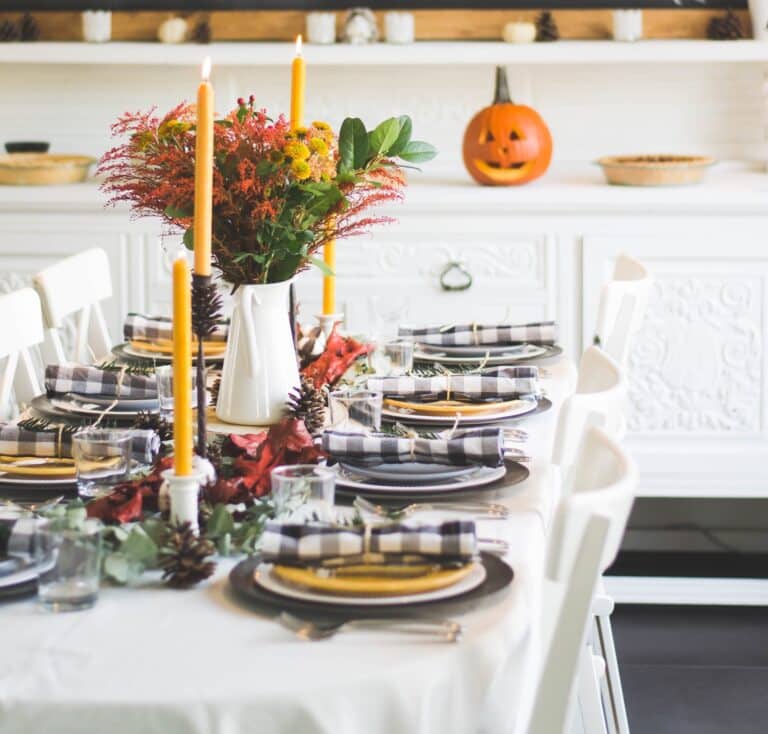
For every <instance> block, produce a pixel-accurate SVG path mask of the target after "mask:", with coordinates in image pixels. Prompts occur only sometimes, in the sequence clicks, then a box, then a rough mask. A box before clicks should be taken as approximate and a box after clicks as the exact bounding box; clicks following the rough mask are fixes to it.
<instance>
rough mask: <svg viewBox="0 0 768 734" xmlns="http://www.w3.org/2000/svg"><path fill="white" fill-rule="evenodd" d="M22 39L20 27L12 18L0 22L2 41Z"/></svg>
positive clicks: (0, 39)
mask: <svg viewBox="0 0 768 734" xmlns="http://www.w3.org/2000/svg"><path fill="white" fill-rule="evenodd" d="M20 39H21V32H20V31H19V27H18V26H17V25H16V24H15V23H14V22H13V21H12V20H4V21H3V22H2V23H0V41H6V42H7V41H18V40H20Z"/></svg>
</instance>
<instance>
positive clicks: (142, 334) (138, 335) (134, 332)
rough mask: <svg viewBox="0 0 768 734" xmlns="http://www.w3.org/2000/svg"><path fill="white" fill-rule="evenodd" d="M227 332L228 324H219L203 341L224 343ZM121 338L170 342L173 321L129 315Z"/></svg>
mask: <svg viewBox="0 0 768 734" xmlns="http://www.w3.org/2000/svg"><path fill="white" fill-rule="evenodd" d="M228 332H229V324H228V323H226V322H220V323H219V324H217V325H216V327H215V328H214V331H213V333H212V334H210V335H208V336H206V337H205V340H206V341H212V342H225V341H227V334H228ZM123 336H124V337H125V340H126V341H131V340H133V339H143V340H144V341H157V340H159V339H165V340H169V341H170V340H171V339H172V338H173V321H172V320H171V319H170V318H168V317H167V316H143V315H142V314H138V313H129V314H128V316H126V318H125V323H124V324H123Z"/></svg>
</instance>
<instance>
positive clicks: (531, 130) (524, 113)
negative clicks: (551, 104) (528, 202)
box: [464, 66, 552, 186]
mask: <svg viewBox="0 0 768 734" xmlns="http://www.w3.org/2000/svg"><path fill="white" fill-rule="evenodd" d="M551 160H552V135H551V134H550V132H549V128H548V127H547V126H546V124H545V122H544V120H542V119H541V116H540V115H539V113H538V112H536V110H534V109H532V108H531V107H526V106H525V105H519V104H515V103H514V102H512V100H511V99H510V96H509V86H508V84H507V74H506V71H505V70H504V69H503V68H502V67H500V66H499V67H496V94H495V96H494V100H493V104H492V105H491V106H490V107H485V108H484V109H482V110H480V112H478V113H477V114H476V115H475V116H474V117H473V118H472V120H471V121H470V123H469V125H468V126H467V131H466V132H465V133H464V165H465V166H466V167H467V171H469V173H470V175H471V176H472V178H474V179H475V181H477V182H478V183H481V184H486V185H489V186H516V185H518V184H524V183H527V182H528V181H533V179H535V178H538V177H539V176H541V175H542V174H543V173H544V172H545V171H546V170H547V168H548V167H549V163H550V161H551Z"/></svg>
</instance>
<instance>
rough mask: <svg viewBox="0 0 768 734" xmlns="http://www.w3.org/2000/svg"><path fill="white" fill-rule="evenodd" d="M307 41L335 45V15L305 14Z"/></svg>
mask: <svg viewBox="0 0 768 734" xmlns="http://www.w3.org/2000/svg"><path fill="white" fill-rule="evenodd" d="M306 31H307V41H309V43H323V44H329V43H336V13H307V20H306Z"/></svg>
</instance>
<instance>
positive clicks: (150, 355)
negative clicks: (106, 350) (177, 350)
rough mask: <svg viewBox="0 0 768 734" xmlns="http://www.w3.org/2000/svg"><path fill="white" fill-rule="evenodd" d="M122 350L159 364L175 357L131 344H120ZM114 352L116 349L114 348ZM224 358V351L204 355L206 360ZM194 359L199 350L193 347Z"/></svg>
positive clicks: (124, 352) (214, 360)
mask: <svg viewBox="0 0 768 734" xmlns="http://www.w3.org/2000/svg"><path fill="white" fill-rule="evenodd" d="M120 351H121V352H122V353H123V354H126V355H128V356H129V357H138V358H139V359H148V360H152V361H153V362H157V364H170V363H171V362H172V361H173V358H172V357H171V355H170V354H162V353H161V352H144V351H142V350H141V349H134V348H133V347H132V346H131V345H130V344H122V345H121V346H120ZM113 352H114V349H113ZM117 355H118V356H120V354H119V352H118V353H117ZM223 359H224V352H222V353H221V355H213V356H212V355H210V354H208V355H206V356H204V357H203V361H204V362H221V361H222V360H223ZM192 361H193V362H196V361H197V351H196V350H195V349H194V348H193V349H192Z"/></svg>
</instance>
